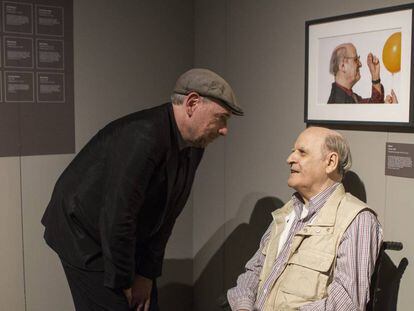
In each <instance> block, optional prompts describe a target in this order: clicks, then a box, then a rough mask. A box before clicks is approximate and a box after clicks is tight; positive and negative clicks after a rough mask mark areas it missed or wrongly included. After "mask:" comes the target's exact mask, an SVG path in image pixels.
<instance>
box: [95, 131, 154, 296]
mask: <svg viewBox="0 0 414 311" xmlns="http://www.w3.org/2000/svg"><path fill="white" fill-rule="evenodd" d="M122 131H123V133H122V135H121V134H119V135H117V136H118V137H117V138H116V141H114V143H113V144H112V145H111V146H110V148H111V149H110V150H109V151H108V153H109V155H108V158H107V166H106V169H107V170H108V174H107V176H108V179H107V181H106V186H105V188H104V189H103V191H104V192H105V193H103V195H104V197H105V200H104V203H103V207H102V209H101V215H100V217H99V228H100V236H101V244H102V255H103V260H104V271H105V272H104V273H105V274H104V285H105V286H107V287H109V288H128V287H130V286H131V284H132V282H133V279H134V276H135V244H136V218H137V215H138V212H139V210H140V209H141V207H142V204H143V202H144V198H145V192H146V189H147V186H148V183H149V181H150V179H151V176H152V175H153V172H154V169H155V167H156V160H154V155H156V154H159V153H160V152H159V151H157V150H156V147H157V143H156V141H155V139H154V138H153V137H152V138H151V137H149V135H145V134H144V133H138V131H136V130H135V131H134V130H133V129H124V130H122Z"/></svg>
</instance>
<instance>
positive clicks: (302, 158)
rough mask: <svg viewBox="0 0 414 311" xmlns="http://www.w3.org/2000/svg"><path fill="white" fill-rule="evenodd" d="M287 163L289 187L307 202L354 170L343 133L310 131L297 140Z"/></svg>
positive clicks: (311, 128)
mask: <svg viewBox="0 0 414 311" xmlns="http://www.w3.org/2000/svg"><path fill="white" fill-rule="evenodd" d="M287 162H288V164H289V165H290V168H291V170H290V176H289V179H288V185H289V186H290V187H292V188H294V189H295V190H296V191H298V192H299V193H300V194H301V195H302V197H303V198H304V199H305V200H308V199H310V198H312V197H313V196H315V195H316V194H318V193H320V192H321V191H323V190H324V189H326V188H327V187H329V186H331V185H332V184H334V183H335V182H340V181H341V180H342V177H343V174H344V173H345V172H346V170H348V169H349V168H350V166H351V154H350V151H349V147H348V144H347V142H346V140H345V138H344V137H343V136H342V135H341V134H340V133H338V132H336V131H333V130H330V129H327V128H323V127H310V128H307V129H306V130H304V131H303V132H302V133H301V134H300V135H299V136H298V138H297V140H296V142H295V145H294V147H293V149H292V153H291V154H290V155H289V157H288V158H287Z"/></svg>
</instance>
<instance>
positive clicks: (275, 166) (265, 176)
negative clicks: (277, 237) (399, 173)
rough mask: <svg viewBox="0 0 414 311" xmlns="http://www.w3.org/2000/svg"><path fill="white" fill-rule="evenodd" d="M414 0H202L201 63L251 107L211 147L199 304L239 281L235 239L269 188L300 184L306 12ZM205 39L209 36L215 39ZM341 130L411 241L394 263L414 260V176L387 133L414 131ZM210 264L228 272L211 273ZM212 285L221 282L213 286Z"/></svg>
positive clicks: (376, 197)
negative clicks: (388, 167)
mask: <svg viewBox="0 0 414 311" xmlns="http://www.w3.org/2000/svg"><path fill="white" fill-rule="evenodd" d="M406 2H407V1H395V0H394V1H382V0H375V1H356V0H352V1H330V0H315V1H306V0H299V1H271V0H263V1H248V0H237V1H236V0H233V1H232V0H229V1H219V0H217V1H209V0H196V1H195V9H196V11H195V28H196V37H195V42H196V45H195V64H196V66H201V67H203V66H207V67H208V66H212V67H213V68H216V69H218V71H219V72H220V73H222V74H223V75H224V76H225V78H227V79H228V80H229V82H230V83H231V84H232V86H233V87H234V89H235V91H236V95H237V96H238V98H239V100H240V103H241V105H242V107H243V108H244V109H245V112H246V115H245V117H242V118H232V120H230V132H229V135H228V137H227V138H225V140H223V141H221V142H218V143H217V144H215V145H214V146H213V147H212V148H209V149H208V150H207V152H206V155H205V158H204V161H203V162H202V165H201V167H200V172H199V175H198V178H197V180H196V184H195V188H194V189H195V190H194V197H193V204H194V246H193V249H194V258H195V260H194V280H195V283H196V291H195V301H196V308H195V310H218V309H217V307H214V305H215V301H214V298H215V297H216V296H217V294H218V293H220V292H221V293H224V292H225V291H226V289H227V288H228V286H229V282H230V281H231V283H232V284H234V283H235V281H236V280H235V278H234V279H233V280H228V279H226V274H228V271H230V270H231V266H232V265H234V264H236V263H237V261H238V257H239V254H238V253H235V251H234V249H235V248H234V247H233V246H232V244H234V243H235V242H234V241H233V239H234V236H235V234H239V233H240V232H239V231H240V228H242V226H240V225H241V224H243V223H244V224H245V227H243V228H247V227H246V226H248V225H247V223H248V222H249V217H250V215H251V213H252V211H253V208H254V207H255V204H256V203H258V200H259V199H260V198H263V197H267V196H270V197H274V198H278V199H280V200H282V201H284V202H286V201H287V200H288V199H289V198H290V195H291V194H292V190H291V189H289V188H288V187H287V185H286V179H287V175H288V167H287V165H286V162H285V159H286V157H287V155H288V154H289V152H290V149H291V147H292V144H293V142H294V140H295V138H296V136H297V135H298V134H299V132H301V131H302V130H303V129H304V128H305V123H304V122H303V115H304V71H305V64H304V61H305V21H306V20H313V19H318V18H323V17H329V16H335V15H341V14H347V13H352V12H358V11H363V10H370V9H375V8H381V7H386V6H391V5H398V4H402V3H406ZM203 39H207V40H210V41H208V42H209V43H208V44H207V43H206V41H205V40H203ZM207 45H208V46H209V47H210V48H209V49H208V48H206V47H207ZM211 47H214V49H212V48H211ZM341 132H342V133H343V134H344V135H345V136H346V137H347V138H348V139H349V142H350V144H351V149H352V151H353V156H354V166H353V170H354V171H355V172H356V173H357V174H358V176H359V177H360V179H361V180H362V182H363V183H364V185H365V189H366V193H367V199H368V204H370V205H371V207H372V208H373V209H374V210H375V211H377V213H378V215H379V219H380V221H381V222H382V224H383V227H384V232H385V239H386V240H396V241H401V242H403V243H404V246H405V247H404V250H403V251H401V252H394V253H393V252H390V255H391V257H392V258H393V260H394V263H395V264H396V265H397V266H398V264H399V262H400V260H401V258H402V257H407V258H408V261H409V262H411V261H413V259H414V248H413V242H412V240H411V238H410V237H412V236H413V234H414V229H413V228H414V227H413V226H411V225H410V223H411V219H413V217H414V203H413V201H412V199H411V197H412V189H413V188H414V180H413V179H404V178H398V177H389V176H385V175H384V163H385V143H386V142H406V143H413V142H414V134H401V133H387V132H369V131H341ZM265 229H266V228H262V230H263V231H264V230H265ZM246 230H247V229H246ZM230 242H231V243H230ZM242 247H243V245H241V246H240V248H242ZM212 265H214V268H213V267H212ZM206 271H222V273H223V274H224V275H219V274H218V275H214V276H211V277H209V278H205V272H206ZM413 275H414V273H413V267H412V265H410V264H409V265H408V267H407V270H406V271H405V273H404V275H403V279H402V282H401V288H400V293H399V300H398V310H410V309H411V306H412V304H413V302H414V301H413V297H412V295H410V293H409V289H410V288H412V287H413V286H414V279H413ZM200 280H202V282H200ZM203 282H204V283H205V284H201V283H203ZM197 287H198V288H199V289H198V290H197ZM206 288H219V289H218V290H216V291H215V292H214V293H213V294H210V293H206V291H205V289H206ZM198 300H199V301H202V303H197V301H198Z"/></svg>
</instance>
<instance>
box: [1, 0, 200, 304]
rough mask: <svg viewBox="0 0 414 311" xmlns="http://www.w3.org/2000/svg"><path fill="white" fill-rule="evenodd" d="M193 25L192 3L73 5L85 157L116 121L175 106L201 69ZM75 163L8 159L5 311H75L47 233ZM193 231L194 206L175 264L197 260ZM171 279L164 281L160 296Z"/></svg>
mask: <svg viewBox="0 0 414 311" xmlns="http://www.w3.org/2000/svg"><path fill="white" fill-rule="evenodd" d="M193 17H194V12H193V2H192V1H191V0H173V1H134V0H123V1H110V0H88V1H84V0H75V1H74V58H75V59H74V64H75V68H74V69H75V122H76V124H75V127H76V150H77V151H79V149H80V148H82V146H83V145H84V144H85V143H86V142H87V141H88V140H89V139H90V138H91V137H92V135H94V134H95V133H96V132H97V130H99V129H100V128H101V127H103V126H104V125H105V124H106V123H107V122H109V121H110V120H113V119H115V118H117V117H120V116H122V115H125V114H127V113H130V112H133V111H137V110H140V109H143V108H147V107H150V106H155V105H158V104H161V103H163V102H166V101H168V99H169V95H170V94H169V93H170V90H171V89H172V87H173V85H174V82H175V79H176V77H177V76H178V75H179V74H180V73H181V72H183V71H185V70H187V69H188V68H190V67H191V66H192V64H193V58H194V55H193V52H194V34H193V29H194V27H193ZM72 158H73V155H48V156H30V157H22V158H18V157H9V158H0V207H1V208H0V263H1V264H0V275H1V277H0V310H13V311H21V310H30V311H36V310H39V311H45V310H59V311H65V310H73V304H72V302H71V299H70V293H69V289H68V286H67V284H66V281H65V278H64V274H63V271H62V269H61V266H60V263H59V262H58V259H57V256H56V255H55V254H54V253H53V252H52V251H51V250H50V249H49V248H48V247H47V246H46V245H45V243H44V242H43V239H42V234H43V227H42V226H41V224H40V218H41V216H42V214H43V212H44V209H45V207H46V205H47V203H48V200H49V198H50V194H51V191H52V188H53V185H54V183H55V181H56V179H57V177H58V176H59V174H60V173H61V172H62V171H63V169H64V168H65V167H66V165H67V164H68V163H69V162H70V160H71V159H72ZM191 224H192V209H191V204H190V206H189V208H188V209H187V210H186V212H185V213H184V215H183V217H182V218H181V220H180V221H179V222H178V225H177V227H176V228H175V230H174V236H173V237H172V239H171V243H170V244H169V246H168V250H167V255H166V257H167V259H169V258H174V259H177V258H178V259H184V258H191V257H192V250H191V248H185V247H183V245H191V244H192V225H191ZM184 262H185V263H186V264H191V260H190V261H184ZM182 270H183V271H184V273H183V274H182V275H180V278H179V279H178V280H179V281H180V283H184V282H187V283H191V275H192V271H191V265H188V266H186V267H184V268H183V269H182ZM166 273H167V275H171V272H169V270H168V269H167V271H166ZM172 276H173V277H175V275H174V274H172ZM171 280H174V278H172V279H171V278H170V279H169V280H166V281H164V280H163V279H161V280H160V283H161V287H163V286H165V285H167V284H166V283H168V282H170V281H171Z"/></svg>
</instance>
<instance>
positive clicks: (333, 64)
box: [329, 43, 356, 76]
mask: <svg viewBox="0 0 414 311" xmlns="http://www.w3.org/2000/svg"><path fill="white" fill-rule="evenodd" d="M352 50H356V49H355V46H354V45H353V44H352V43H343V44H340V45H338V46H337V47H336V48H335V49H334V50H333V52H332V55H331V61H330V62H329V72H330V73H331V74H332V75H334V76H335V75H336V74H337V72H338V70H339V65H340V62H341V61H342V60H343V58H344V57H346V56H347V54H349V53H348V52H349V51H352Z"/></svg>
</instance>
